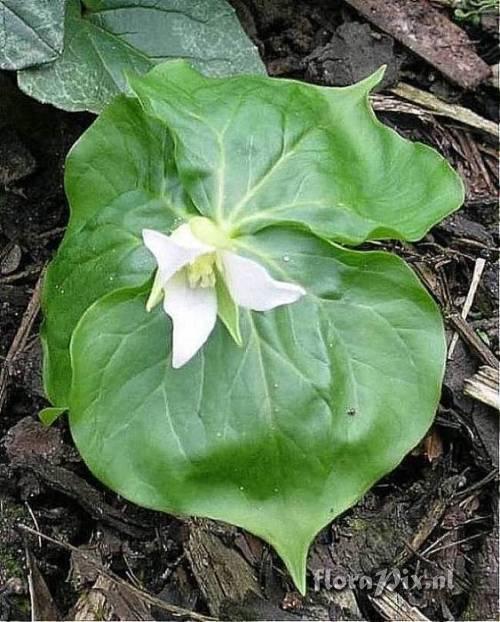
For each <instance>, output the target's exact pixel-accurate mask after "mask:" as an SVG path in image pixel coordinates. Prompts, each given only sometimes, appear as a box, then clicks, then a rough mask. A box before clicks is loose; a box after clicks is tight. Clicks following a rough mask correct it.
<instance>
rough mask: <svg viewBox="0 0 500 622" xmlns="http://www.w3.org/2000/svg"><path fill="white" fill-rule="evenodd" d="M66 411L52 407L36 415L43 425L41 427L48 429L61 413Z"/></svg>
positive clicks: (65, 409)
mask: <svg viewBox="0 0 500 622" xmlns="http://www.w3.org/2000/svg"><path fill="white" fill-rule="evenodd" d="M67 410H68V409H67V408H53V407H49V408H43V409H42V410H41V411H40V412H39V413H38V418H39V419H40V421H41V422H42V423H43V425H45V426H47V427H49V426H51V425H52V424H53V423H54V421H56V420H57V419H59V417H60V416H61V415H62V414H63V413H65V412H66V411H67Z"/></svg>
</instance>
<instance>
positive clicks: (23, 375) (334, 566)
mask: <svg viewBox="0 0 500 622" xmlns="http://www.w3.org/2000/svg"><path fill="white" fill-rule="evenodd" d="M233 4H234V6H235V8H236V9H237V11H238V14H239V16H240V19H241V20H242V23H243V24H244V27H245V29H246V30H247V32H248V34H249V35H250V36H251V37H252V38H253V39H254V41H255V42H256V44H257V45H258V46H259V49H260V51H261V54H262V56H263V58H264V59H265V61H266V64H267V67H268V71H269V73H270V74H271V75H274V76H284V77H285V76H286V77H294V78H298V79H304V80H306V81H310V82H315V83H319V84H325V85H345V84H349V83H351V82H353V81H355V80H358V79H360V78H362V77H365V76H366V75H367V74H369V73H371V72H372V71H373V70H374V69H376V68H377V67H378V66H380V65H381V64H386V65H387V66H388V71H387V74H386V78H385V81H384V84H383V85H382V90H381V91H380V92H379V93H377V94H376V95H375V97H374V99H373V102H374V107H375V109H376V111H377V115H378V116H379V117H380V118H381V120H382V121H383V122H384V123H386V124H388V125H390V126H391V127H393V128H394V129H395V130H396V131H398V132H400V133H401V134H403V135H404V136H406V137H408V138H410V139H412V140H419V141H422V142H425V143H427V144H430V145H432V146H433V147H435V148H436V149H438V150H439V151H440V152H441V153H442V154H443V155H444V156H445V157H446V158H448V159H449V161H450V162H451V163H452V165H453V166H454V167H455V168H457V170H459V172H460V173H461V174H462V176H463V178H464V180H465V182H466V186H467V198H466V202H465V205H464V207H463V208H462V209H461V210H460V211H459V212H457V213H456V214H454V215H453V216H452V217H450V218H448V219H446V220H445V221H444V222H442V223H441V224H439V225H437V226H436V227H435V228H434V229H433V230H432V231H431V232H430V233H429V234H428V235H427V236H426V237H425V238H424V239H423V240H422V241H420V242H418V243H413V244H404V243H394V244H387V245H385V244H384V246H386V247H387V248H389V249H390V250H392V251H393V252H395V253H397V254H399V255H400V256H402V257H404V258H405V259H406V260H407V261H408V262H409V263H410V264H411V265H412V266H413V267H414V269H415V270H416V271H417V272H418V274H419V275H420V277H421V278H422V280H423V281H424V283H425V284H426V286H427V287H428V288H429V289H430V291H431V292H432V294H433V295H434V296H435V298H436V300H437V301H438V302H439V304H440V305H441V308H442V311H443V314H444V316H445V318H446V326H447V333H448V339H449V340H450V341H451V340H452V338H453V334H454V333H455V332H457V334H458V341H457V342H456V345H455V347H454V351H453V354H452V356H451V357H450V359H449V360H448V365H447V371H446V377H445V381H444V387H443V394H442V399H441V403H440V406H439V410H438V413H437V417H436V420H435V423H434V425H433V427H432V428H431V430H430V432H429V434H428V436H427V437H426V439H425V440H424V441H423V443H422V444H421V446H420V447H419V448H417V449H416V450H415V451H414V452H412V454H410V455H409V456H407V457H406V459H405V460H404V461H403V462H402V463H401V465H400V466H399V467H398V468H397V469H396V470H395V471H394V472H393V473H391V474H390V475H389V476H387V477H385V478H384V479H383V480H382V481H380V482H379V483H378V484H377V485H376V486H375V487H374V488H373V489H372V490H371V491H370V492H369V493H368V494H366V495H365V496H364V498H363V499H362V500H361V501H360V502H359V503H358V504H357V505H356V506H355V507H353V508H352V509H350V510H349V511H347V512H346V513H345V514H344V515H342V516H341V517H340V518H338V519H337V520H335V521H334V522H333V523H332V524H331V525H330V526H328V527H327V528H326V529H324V531H323V532H322V533H321V534H320V535H319V536H318V538H317V540H316V542H315V544H314V545H313V547H312V548H311V553H310V557H309V576H308V582H309V590H308V593H307V595H306V596H305V597H301V596H300V595H299V594H298V593H296V592H295V591H294V587H293V585H292V583H291V581H290V579H289V577H288V575H287V573H286V572H285V571H284V569H283V566H282V563H281V562H280V561H279V560H278V559H277V557H276V555H275V554H274V553H273V551H272V550H271V549H270V548H269V547H268V546H266V545H264V544H263V543H262V542H261V541H259V540H258V539H256V538H254V537H252V536H250V535H249V534H247V533H243V532H242V531H241V530H238V529H235V528H230V527H227V526H224V525H220V524H215V523H212V522H210V521H203V520H189V519H180V518H175V517H172V516H168V515H163V514H159V513H155V512H150V511H146V510H142V509H140V508H137V507H135V506H132V505H130V504H128V503H126V502H124V501H123V499H120V498H119V497H117V496H116V495H114V494H113V493H111V492H110V491H108V490H106V489H104V488H103V487H102V486H101V485H100V484H99V483H98V482H97V481H95V480H94V479H93V478H92V476H91V475H90V474H89V473H88V471H87V470H86V468H85V466H84V465H83V463H82V462H81V460H80V459H79V456H78V454H77V452H76V450H75V449H74V446H73V444H72V441H71V438H70V435H69V432H68V428H67V425H66V423H65V420H64V417H63V418H61V420H59V421H58V422H57V423H56V424H55V425H54V426H53V427H51V428H49V429H44V428H43V427H42V426H41V424H40V423H39V422H38V419H37V414H38V412H39V411H40V409H41V408H43V407H44V406H46V405H47V402H46V401H45V399H44V394H43V389H42V383H41V351H40V344H39V339H38V327H39V322H40V317H39V313H38V310H39V304H38V303H39V289H40V279H41V275H42V273H43V270H44V267H45V266H46V264H47V262H48V261H49V260H50V259H51V257H52V256H53V254H54V252H55V250H56V249H57V247H58V244H59V242H60V240H61V238H62V236H63V233H64V227H65V224H66V222H67V219H68V207H67V203H66V200H65V197H64V191H63V169H64V160H65V156H66V154H67V152H68V150H69V148H70V147H71V145H72V144H73V143H74V142H75V140H76V139H77V138H78V137H79V136H80V134H81V133H82V132H83V131H84V130H85V128H86V127H88V125H89V124H90V123H91V122H92V120H93V117H92V116H91V115H86V114H71V113H65V112H61V111H59V110H56V109H54V108H52V107H50V106H43V105H41V104H38V103H37V102H35V101H33V100H30V99H28V98H27V97H26V96H24V95H23V94H22V93H21V92H20V91H19V90H18V89H17V87H16V84H15V78H14V77H13V76H12V75H9V74H2V73H0V357H1V358H0V369H3V372H2V375H1V376H0V620H4V619H5V620H30V619H31V617H30V616H31V610H32V608H33V609H34V610H35V611H36V619H118V620H150V619H156V620H171V619H172V620H178V619H186V620H204V619H208V618H219V619H232V620H249V619H262V620H298V619H306V620H316V619H317V620H328V619H334V620H355V619H363V620H375V621H376V620H383V619H390V620H397V619H405V620H426V619H430V620H464V619H467V620H487V619H488V620H489V619H496V618H497V602H498V549H497V543H498V500H497V484H498V414H497V413H495V411H494V410H493V409H492V408H490V407H488V406H486V405H484V404H482V403H480V402H479V401H477V400H474V399H472V398H471V397H468V396H467V395H466V394H464V381H465V380H466V379H468V378H471V377H472V376H473V375H474V374H475V373H476V372H477V371H478V369H479V368H480V367H481V366H483V365H489V366H491V367H493V368H495V367H496V365H497V358H498V332H497V330H498V272H497V258H498V212H497V205H498V194H497V187H498V163H497V159H496V147H497V138H496V137H495V136H494V135H493V134H492V133H491V131H484V129H478V127H473V126H472V125H469V124H468V123H462V122H461V121H460V119H461V117H460V112H458V113H457V114H455V112H456V109H454V110H455V112H453V111H451V112H450V111H449V112H448V113H447V116H441V115H433V114H431V113H430V112H429V111H428V110H426V107H425V106H422V104H421V103H419V102H417V101H416V100H412V99H411V98H409V99H408V98H403V96H402V93H403V92H402V91H401V87H400V86H399V87H396V85H398V84H399V85H400V84H401V82H403V83H405V84H409V85H412V86H414V87H417V88H418V89H420V90H421V91H424V92H425V93H427V94H429V93H430V94H432V95H434V96H436V97H439V98H441V99H444V100H446V101H447V102H451V103H452V104H457V105H459V106H462V107H465V108H467V109H468V110H470V111H473V112H475V113H477V114H478V115H479V116H480V117H481V118H482V120H483V121H486V122H488V121H489V122H490V124H489V126H488V124H487V126H486V130H488V127H489V128H491V126H492V125H493V127H494V124H495V123H497V122H498V118H497V115H498V90H497V89H495V88H494V86H492V85H491V84H487V83H485V82H484V81H483V82H482V83H481V84H479V85H475V86H474V87H472V88H470V87H469V88H468V89H467V90H464V89H463V88H461V86H459V85H457V84H453V83H452V82H450V81H447V79H446V78H444V77H443V73H442V72H441V71H438V70H437V69H436V68H435V67H433V66H432V64H431V63H430V62H426V61H424V60H423V59H422V58H421V57H419V56H417V55H415V54H414V53H413V52H411V51H409V49H408V47H406V45H405V44H404V42H401V41H396V40H395V39H393V38H392V37H391V36H390V35H389V34H386V33H384V32H382V31H380V30H378V29H377V27H376V26H374V25H373V24H372V23H370V21H367V19H365V18H364V17H363V16H362V14H361V13H357V12H356V11H355V10H354V9H353V8H352V7H351V6H349V5H351V4H356V3H355V2H352V3H351V2H349V3H346V4H344V3H336V2H331V1H327V0H311V1H308V2H305V1H303V2H297V1H294V0H233ZM358 4H362V3H360V2H358ZM416 4H418V3H416ZM444 4H445V3H444ZM432 6H436V7H440V9H439V10H442V11H443V12H444V14H445V15H446V16H448V17H453V12H452V10H450V9H444V8H443V2H437V1H436V2H435V3H434V4H433V5H432ZM455 23H456V24H457V25H458V26H459V27H460V28H462V29H464V30H465V31H466V32H467V34H468V36H469V37H470V38H471V39H472V40H473V42H474V45H475V49H476V51H477V52H478V54H479V56H480V57H482V59H483V60H485V61H486V63H487V64H488V65H493V64H495V63H498V61H499V53H498V39H497V35H496V34H495V33H496V32H497V27H498V18H495V16H493V18H491V17H490V18H488V19H486V18H483V19H478V20H476V23H472V22H470V21H469V22H456V21H455ZM450 49H451V48H450ZM450 54H453V52H450ZM444 62H445V64H446V63H448V65H449V64H451V65H453V62H454V59H453V58H448V59H444ZM465 73H466V72H465ZM465 73H464V76H465ZM472 78H474V76H472ZM394 87H396V88H394ZM391 89H392V90H391ZM409 92H410V91H406V94H407V96H408V93H409ZM462 120H463V119H462ZM476 286H477V288H476ZM468 294H469V299H470V298H471V297H472V294H474V296H473V300H472V306H471V308H470V311H469V313H468V315H467V318H466V319H463V318H462V316H461V312H462V309H463V306H464V303H465V301H466V299H467V296H468ZM395 569H398V570H397V571H396V570H395ZM397 572H399V573H400V575H399V576H398V574H397ZM347 574H348V575H350V576H359V575H363V576H365V577H370V578H371V579H372V581H373V585H372V586H371V588H370V586H369V585H368V586H367V585H360V584H359V581H358V582H355V583H353V584H351V585H349V584H347V585H346V586H345V587H344V589H335V588H339V587H343V582H342V579H339V577H342V576H345V575H347ZM405 578H406V580H400V579H405ZM332 583H334V585H332ZM386 584H388V585H386ZM391 585H392V586H394V587H395V589H389V588H390V586H391ZM96 611H97V612H98V615H97V617H96V613H95V612H96Z"/></svg>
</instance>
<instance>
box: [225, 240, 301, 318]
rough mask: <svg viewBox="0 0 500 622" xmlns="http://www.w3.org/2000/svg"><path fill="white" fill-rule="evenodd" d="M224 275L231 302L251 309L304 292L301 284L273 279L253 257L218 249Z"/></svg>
mask: <svg viewBox="0 0 500 622" xmlns="http://www.w3.org/2000/svg"><path fill="white" fill-rule="evenodd" d="M221 259H222V265H223V267H224V279H225V281H226V285H227V288H228V290H229V293H230V294H231V297H232V299H233V300H234V302H235V303H236V304H237V305H239V306H240V307H245V308H247V309H253V310H254V311H268V310H269V309H274V308H275V307H279V306H280V305H287V304H290V303H291V302H295V301H296V300H298V299H299V298H301V297H302V296H304V294H305V293H306V291H305V289H304V288H303V287H300V285H294V284H293V283H285V282H284V281H275V280H274V279H273V278H272V277H271V275H270V274H269V272H268V271H267V270H266V269H265V268H264V267H263V266H261V265H260V264H259V263H257V262H256V261H252V260H251V259H247V258H246V257H240V256H239V255H236V254H235V253H231V252H229V251H223V252H222V253H221Z"/></svg>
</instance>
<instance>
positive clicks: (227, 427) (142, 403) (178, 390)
mask: <svg viewBox="0 0 500 622" xmlns="http://www.w3.org/2000/svg"><path fill="white" fill-rule="evenodd" d="M240 250H241V251H243V250H245V252H247V253H248V254H249V255H250V256H252V257H254V258H258V259H259V261H261V262H262V263H263V264H264V265H266V267H267V268H268V269H269V270H270V271H271V272H272V273H273V275H274V276H275V277H277V278H282V279H285V280H287V281H296V282H299V283H301V284H302V285H303V286H304V287H305V288H306V290H307V295H306V296H305V297H304V298H302V299H301V301H300V302H298V303H295V304H292V305H289V306H285V307H282V308H280V309H277V310H275V311H273V312H267V313H253V312H244V313H243V314H242V316H241V318H240V319H241V332H242V340H243V347H241V348H240V347H238V346H237V345H236V344H235V343H234V341H233V340H232V338H231V337H230V335H229V333H228V332H227V331H226V330H225V328H224V327H223V326H221V324H220V323H219V324H218V325H217V327H216V329H215V332H214V333H213V335H212V336H211V337H210V339H209V341H208V343H207V345H206V347H205V348H203V350H202V351H201V352H200V353H198V354H197V355H196V357H195V358H194V359H193V360H192V361H191V362H190V363H188V364H187V365H186V366H184V367H183V368H181V369H178V370H174V369H173V368H172V366H171V361H170V325H169V321H168V319H167V317H166V316H165V314H164V313H163V312H162V311H161V309H156V310H155V311H153V312H152V313H149V314H148V313H146V311H145V300H146V296H147V291H144V292H143V291H140V290H139V291H138V290H121V291H118V292H115V293H112V294H110V295H108V296H106V297H104V298H102V299H100V300H99V301H98V302H96V303H95V304H94V305H93V306H92V307H91V308H90V309H88V311H87V312H86V313H85V315H84V316H83V318H82V319H81V321H80V322H79V324H78V327H77V328H76V330H75V332H74V335H73V339H72V344H71V354H72V362H73V373H74V376H73V386H72V391H71V398H70V425H71V430H72V434H73V437H74V439H75V442H76V444H77V446H78V449H79V451H80V452H81V454H82V456H83V458H84V460H85V461H86V463H87V464H88V466H89V468H90V469H91V470H92V472H93V473H94V474H95V476H96V477H98V478H99V479H100V480H101V481H103V482H104V483H105V484H107V485H108V486H109V487H111V488H112V489H113V490H116V491H117V492H119V493H120V494H121V495H123V496H124V497H126V498H127V499H130V500H132V501H134V502H136V503H138V504H140V505H143V506H146V507H150V508H154V509H157V510H162V511H167V512H178V513H184V514H192V515H200V516H208V517H211V518H214V519H218V520H224V521H227V522H230V523H233V524H235V525H239V526H241V527H244V528H245V529H248V530H249V531H251V532H252V533H254V534H256V535H258V536H260V537H262V538H263V539H265V540H266V541H267V542H269V543H270V544H272V545H273V546H274V547H275V549H276V550H277V552H278V553H279V554H280V556H281V557H282V558H283V560H284V562H285V563H286V565H287V567H288V569H289V571H290V573H291V575H292V577H293V578H294V581H295V582H296V584H297V586H298V588H299V589H300V590H301V592H304V590H305V562H306V555H307V550H308V547H309V545H310V543H311V540H312V539H313V538H314V536H315V535H316V533H317V532H318V531H319V530H320V529H321V528H322V527H323V526H324V525H326V524H327V523H329V522H330V521H331V520H332V519H333V518H334V517H335V516H337V515H338V514H340V513H341V512H343V511H344V510H345V509H346V508H348V507H349V506H351V505H352V504H353V503H354V502H355V501H356V500H357V499H359V497H360V496H361V495H362V494H363V493H364V492H365V491H366V490H367V489H368V488H369V487H370V486H371V485H372V484H373V483H374V482H375V481H376V480H378V479H379V478H380V477H381V476H382V475H384V474H385V473H387V472H389V471H390V470H391V469H393V468H394V467H395V466H396V465H397V464H398V463H399V462H400V461H401V459H402V458H403V457H404V456H405V455H406V454H407V453H408V451H409V450H410V449H411V448H412V447H413V446H415V445H416V444H417V443H418V441H419V440H420V439H421V438H422V436H423V435H424V433H425V432H426V430H427V428H428V427H429V425H430V423H431V421H432V418H433V416H434V412H435V408H436V405H437V402H438V399H439V394H440V383H441V379H442V374H443V368H444V362H445V341H444V333H443V326H442V321H441V318H440V314H439V311H438V309H437V308H436V305H435V304H434V302H433V301H432V299H431V298H430V297H429V295H428V294H427V293H426V292H425V290H424V289H423V288H422V286H421V285H420V284H419V282H418V280H417V279H416V278H415V276H414V275H413V273H412V272H411V270H410V269H409V268H408V267H407V266H406V265H405V264H404V262H402V261H401V260H400V259H398V258H397V257H394V256H391V255H389V254H385V253H379V252H376V253H373V252H370V253H361V252H355V251H346V250H343V249H341V248H339V247H337V246H334V245H332V244H329V243H326V242H322V241H320V240H318V239H315V238H313V237H312V236H310V235H308V234H305V233H301V232H298V231H288V230H286V229H281V230H279V229H268V230H267V231H265V232H262V233H260V234H258V235H255V236H251V237H249V238H246V239H244V240H240Z"/></svg>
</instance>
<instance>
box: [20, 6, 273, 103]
mask: <svg viewBox="0 0 500 622" xmlns="http://www.w3.org/2000/svg"><path fill="white" fill-rule="evenodd" d="M82 5H83V9H81V6H80V2H78V0H68V2H67V9H66V22H65V46H64V53H63V54H62V55H61V56H60V57H59V58H58V59H57V60H56V61H55V62H53V63H52V64H50V65H46V66H43V67H36V68H33V69H28V70H26V71H22V72H20V73H19V76H18V79H19V86H20V88H21V89H22V90H23V91H25V92H26V93H27V94H28V95H30V96H31V97H34V98H35V99H38V100H39V101H42V102H47V103H50V104H53V105H54V106H57V107H58V108H62V109H64V110H89V111H91V112H100V111H101V110H102V109H103V107H104V106H105V105H106V104H107V103H109V102H110V100H111V99H112V98H113V97H114V96H115V95H116V94H118V93H119V92H121V91H124V90H125V88H126V83H125V78H124V71H125V70H132V71H134V72H137V73H140V74H141V73H144V72H146V71H148V70H149V69H151V68H152V67H153V66H154V65H155V64H157V63H158V62H161V61H163V60H166V59H169V58H178V57H180V58H187V59H189V60H190V61H191V62H192V63H193V64H194V65H195V66H197V67H198V68H199V69H200V70H201V71H203V72H204V73H206V74H207V75H216V76H222V75H231V74H234V73H265V69H264V65H263V64H262V62H261V60H260V58H259V55H258V52H257V49H256V48H255V46H254V45H253V44H252V43H251V41H250V40H249V39H248V38H247V37H246V35H245V33H244V32H243V30H242V28H241V26H240V24H239V22H238V19H237V18H236V16H235V14H234V10H233V9H232V8H231V6H230V5H229V4H228V3H227V2H226V1H225V0H203V1H201V0H182V1H180V0H162V1H161V2H158V1H157V0H82Z"/></svg>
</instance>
